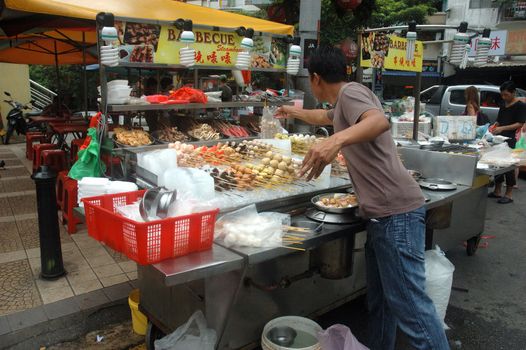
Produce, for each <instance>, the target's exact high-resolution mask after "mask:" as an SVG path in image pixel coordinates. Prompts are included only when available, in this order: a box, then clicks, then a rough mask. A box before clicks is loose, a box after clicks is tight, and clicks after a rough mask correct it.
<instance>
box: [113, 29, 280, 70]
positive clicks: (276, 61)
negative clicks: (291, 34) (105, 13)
mask: <svg viewBox="0 0 526 350" xmlns="http://www.w3.org/2000/svg"><path fill="white" fill-rule="evenodd" d="M115 26H116V27H117V31H118V33H119V42H118V45H119V56H120V62H126V63H128V62H130V63H158V64H179V50H180V49H181V48H183V47H185V46H186V45H187V44H184V43H182V42H181V41H180V36H181V30H179V29H177V28H176V27H175V26H169V25H162V26H161V25H155V24H145V23H134V22H115ZM194 34H195V43H193V44H191V45H190V46H191V47H192V48H193V49H194V50H195V63H196V65H204V66H222V67H233V66H234V65H235V63H236V61H237V54H238V53H239V52H241V51H243V49H242V48H241V39H242V38H241V37H240V36H239V35H237V34H236V33H232V32H221V31H217V30H201V29H194ZM286 57H287V45H286V43H285V42H284V41H283V40H279V39H278V38H272V37H270V36H266V35H261V36H257V37H255V38H254V50H253V53H252V62H251V66H252V68H260V69H265V68H277V69H284V68H285V62H286Z"/></svg>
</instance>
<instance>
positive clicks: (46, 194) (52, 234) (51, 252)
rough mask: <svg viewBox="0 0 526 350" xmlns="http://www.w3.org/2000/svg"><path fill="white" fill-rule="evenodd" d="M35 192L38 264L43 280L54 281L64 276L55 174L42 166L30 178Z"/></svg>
mask: <svg viewBox="0 0 526 350" xmlns="http://www.w3.org/2000/svg"><path fill="white" fill-rule="evenodd" d="M31 178H32V179H33V180H34V181H35V185H36V190H37V209H38V229H39V232H40V264H41V266H42V272H41V273H40V276H41V277H42V278H44V279H55V278H58V277H60V276H63V275H65V274H66V270H64V263H63V262H62V247H61V245H60V229H59V226H58V225H59V224H58V213H57V193H56V190H55V184H56V181H57V174H56V173H55V172H54V171H53V169H51V168H49V167H47V166H42V167H40V168H38V171H37V172H36V173H35V174H33V175H32V176H31Z"/></svg>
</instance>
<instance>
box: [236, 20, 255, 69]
mask: <svg viewBox="0 0 526 350" xmlns="http://www.w3.org/2000/svg"><path fill="white" fill-rule="evenodd" d="M241 28H243V27H240V28H238V30H239V31H240V32H241ZM236 32H237V30H236ZM243 35H244V38H243V40H241V49H243V51H241V52H239V53H238V54H237V61H236V68H237V69H239V70H247V69H248V67H250V58H251V56H250V52H251V51H252V49H253V48H254V40H252V37H253V36H254V29H252V28H248V29H246V30H245V31H244V33H243Z"/></svg>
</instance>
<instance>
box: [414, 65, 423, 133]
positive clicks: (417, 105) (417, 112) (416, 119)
mask: <svg viewBox="0 0 526 350" xmlns="http://www.w3.org/2000/svg"><path fill="white" fill-rule="evenodd" d="M421 87H422V73H421V72H416V84H415V88H414V90H413V96H414V98H415V110H414V112H415V114H414V117H413V140H415V141H418V122H419V118H420V90H421Z"/></svg>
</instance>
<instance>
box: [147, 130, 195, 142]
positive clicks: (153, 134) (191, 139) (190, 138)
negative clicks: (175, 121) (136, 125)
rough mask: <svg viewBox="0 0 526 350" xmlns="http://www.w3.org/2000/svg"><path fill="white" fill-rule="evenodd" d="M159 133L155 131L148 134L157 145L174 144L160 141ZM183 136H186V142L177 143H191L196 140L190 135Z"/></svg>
mask: <svg viewBox="0 0 526 350" xmlns="http://www.w3.org/2000/svg"><path fill="white" fill-rule="evenodd" d="M159 133H160V130H156V131H154V132H152V133H151V134H150V136H151V137H153V139H154V140H155V142H156V143H158V144H170V143H174V142H175V141H174V142H169V141H163V140H161V139H160V138H159ZM184 134H185V135H186V137H188V140H186V141H179V142H183V143H185V142H192V141H196V140H197V139H195V138H193V137H192V136H190V135H188V134H186V133H184Z"/></svg>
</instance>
